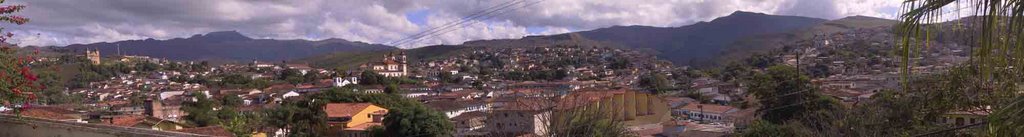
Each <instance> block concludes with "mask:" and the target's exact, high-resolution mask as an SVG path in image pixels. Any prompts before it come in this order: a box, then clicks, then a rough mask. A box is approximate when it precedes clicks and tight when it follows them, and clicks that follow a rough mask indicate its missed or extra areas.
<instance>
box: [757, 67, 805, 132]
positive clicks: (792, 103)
mask: <svg viewBox="0 0 1024 137" xmlns="http://www.w3.org/2000/svg"><path fill="white" fill-rule="evenodd" d="M810 84H811V83H810V78H808V77H807V76H804V75H801V74H800V73H798V72H797V71H796V68H793V67H790V66H783V65H776V66H772V67H769V68H768V70H767V72H765V73H763V74H757V75H755V76H754V77H753V80H752V81H751V84H750V88H749V90H750V92H751V93H753V94H754V95H755V96H757V99H758V100H759V101H760V104H761V109H760V111H762V112H763V113H764V115H763V116H762V118H763V119H765V120H767V121H768V122H772V123H784V122H785V121H788V120H792V119H795V118H798V117H800V116H802V115H803V114H805V113H807V112H810V111H814V110H817V109H816V108H815V107H816V106H815V105H810V104H814V102H816V101H819V100H817V99H819V95H818V94H817V89H816V88H814V87H813V86H811V85H810Z"/></svg>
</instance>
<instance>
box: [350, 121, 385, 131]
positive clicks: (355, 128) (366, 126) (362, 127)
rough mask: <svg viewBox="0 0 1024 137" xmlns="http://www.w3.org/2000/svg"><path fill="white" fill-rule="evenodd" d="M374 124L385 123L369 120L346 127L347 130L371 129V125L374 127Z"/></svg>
mask: <svg viewBox="0 0 1024 137" xmlns="http://www.w3.org/2000/svg"><path fill="white" fill-rule="evenodd" d="M373 126H383V124H381V123H374V122H367V123H363V124H359V125H356V126H354V127H349V128H345V130H354V131H365V130H366V129H370V127H373Z"/></svg>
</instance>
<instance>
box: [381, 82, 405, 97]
mask: <svg viewBox="0 0 1024 137" xmlns="http://www.w3.org/2000/svg"><path fill="white" fill-rule="evenodd" d="M384 93H388V94H396V95H397V94H402V89H400V88H398V85H397V84H394V83H392V84H388V85H387V86H386V87H384Z"/></svg>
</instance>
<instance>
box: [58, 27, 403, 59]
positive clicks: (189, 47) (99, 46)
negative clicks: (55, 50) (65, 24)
mask: <svg viewBox="0 0 1024 137" xmlns="http://www.w3.org/2000/svg"><path fill="white" fill-rule="evenodd" d="M67 48H68V49H72V50H76V51H79V52H81V51H84V50H87V49H88V50H100V53H101V54H102V55H103V56H116V55H119V54H120V55H144V56H151V57H156V58H166V59H171V60H225V61H251V60H263V61H281V60H292V59H299V58H305V57H311V56H317V55H323V54H327V53H332V52H337V51H343V52H367V51H384V50H393V49H397V48H394V47H390V46H385V45H380V44H368V43H363V42H353V41H348V40H344V39H325V40H318V41H310V40H298V39H296V40H276V39H253V38H249V37H247V36H245V35H242V34H241V33H239V32H237V31H220V32H211V33H207V34H196V35H193V36H191V37H188V38H175V39H168V40H156V39H145V40H128V41H118V42H113V43H108V42H101V43H92V44H74V45H68V46H67Z"/></svg>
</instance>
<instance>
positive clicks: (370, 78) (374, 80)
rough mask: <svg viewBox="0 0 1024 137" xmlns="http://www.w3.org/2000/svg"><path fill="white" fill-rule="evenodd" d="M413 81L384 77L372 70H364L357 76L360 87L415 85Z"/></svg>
mask: <svg viewBox="0 0 1024 137" xmlns="http://www.w3.org/2000/svg"><path fill="white" fill-rule="evenodd" d="M416 83H418V82H417V81H415V80H412V79H408V78H404V77H385V76H384V75H380V74H377V72H374V71H372V70H366V71H363V72H362V73H360V74H359V84H360V85H388V84H416Z"/></svg>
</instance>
